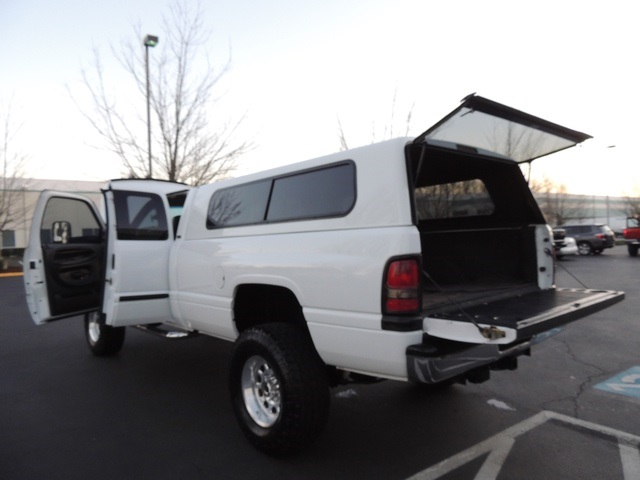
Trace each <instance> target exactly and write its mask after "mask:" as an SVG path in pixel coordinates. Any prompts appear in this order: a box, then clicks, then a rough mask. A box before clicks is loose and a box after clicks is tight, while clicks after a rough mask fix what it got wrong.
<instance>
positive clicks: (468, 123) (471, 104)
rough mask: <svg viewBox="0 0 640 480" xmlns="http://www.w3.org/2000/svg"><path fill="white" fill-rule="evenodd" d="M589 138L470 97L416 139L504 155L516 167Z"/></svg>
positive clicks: (417, 141) (503, 106) (537, 118)
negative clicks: (444, 142)
mask: <svg viewBox="0 0 640 480" xmlns="http://www.w3.org/2000/svg"><path fill="white" fill-rule="evenodd" d="M589 138H592V137H591V135H587V134H586V133H582V132H579V131H577V130H572V129H570V128H566V127H563V126H561V125H558V124H556V123H552V122H549V121H547V120H543V119H542V118H539V117H536V116H534V115H530V114H528V113H525V112H522V111H520V110H516V109H515V108H511V107H508V106H506V105H502V104H500V103H497V102H494V101H492V100H488V99H486V98H483V97H480V96H478V95H475V94H472V95H469V96H467V97H466V98H464V99H463V100H462V103H461V104H460V106H459V107H458V108H456V109H455V110H454V111H453V112H451V113H450V114H449V115H447V116H446V117H444V118H443V119H442V120H440V121H439V122H438V123H436V124H435V125H434V126H432V127H431V128H430V129H428V130H427V131H425V132H424V133H422V134H421V135H419V136H418V137H416V139H415V140H414V143H423V142H424V141H425V140H432V141H433V140H436V141H446V142H451V143H454V144H457V145H464V146H467V147H472V148H476V149H481V150H485V151H489V152H493V153H497V154H500V155H504V156H505V157H508V158H510V159H512V160H515V161H516V162H518V163H523V162H531V161H532V160H535V159H536V158H540V157H543V156H545V155H549V154H551V153H555V152H559V151H560V150H564V149H566V148H570V147H573V146H575V145H577V144H578V143H581V142H583V141H585V140H587V139H589Z"/></svg>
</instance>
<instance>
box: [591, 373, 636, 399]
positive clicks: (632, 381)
mask: <svg viewBox="0 0 640 480" xmlns="http://www.w3.org/2000/svg"><path fill="white" fill-rule="evenodd" d="M593 388H597V389H598V390H603V391H605V392H609V393H617V394H619V395H626V396H628V397H634V398H640V367H631V368H630V369H628V370H625V371H624V372H621V373H619V374H618V375H616V376H615V377H611V378H610V379H609V380H605V381H604V382H602V383H598V384H597V385H595V386H594V387H593Z"/></svg>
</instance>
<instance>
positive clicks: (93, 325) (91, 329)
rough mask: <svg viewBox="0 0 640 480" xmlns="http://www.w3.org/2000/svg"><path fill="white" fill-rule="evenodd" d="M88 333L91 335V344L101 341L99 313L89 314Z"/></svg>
mask: <svg viewBox="0 0 640 480" xmlns="http://www.w3.org/2000/svg"><path fill="white" fill-rule="evenodd" d="M87 332H88V333H89V341H90V342H91V343H97V342H98V340H100V324H99V323H98V314H97V313H90V314H89V322H88V325H87Z"/></svg>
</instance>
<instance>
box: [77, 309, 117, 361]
mask: <svg viewBox="0 0 640 480" xmlns="http://www.w3.org/2000/svg"><path fill="white" fill-rule="evenodd" d="M84 333H85V337H86V339H87V344H88V345H89V350H91V353H93V354H94V355H96V356H97V357H110V356H113V355H116V354H117V353H118V352H119V351H120V350H121V349H122V345H123V344H124V327H112V326H110V325H105V324H104V321H103V319H102V315H101V314H100V313H99V312H91V313H87V314H86V315H85V316H84Z"/></svg>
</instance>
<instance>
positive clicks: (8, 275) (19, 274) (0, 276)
mask: <svg viewBox="0 0 640 480" xmlns="http://www.w3.org/2000/svg"><path fill="white" fill-rule="evenodd" d="M21 276H22V272H11V273H0V278H5V277H21Z"/></svg>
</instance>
